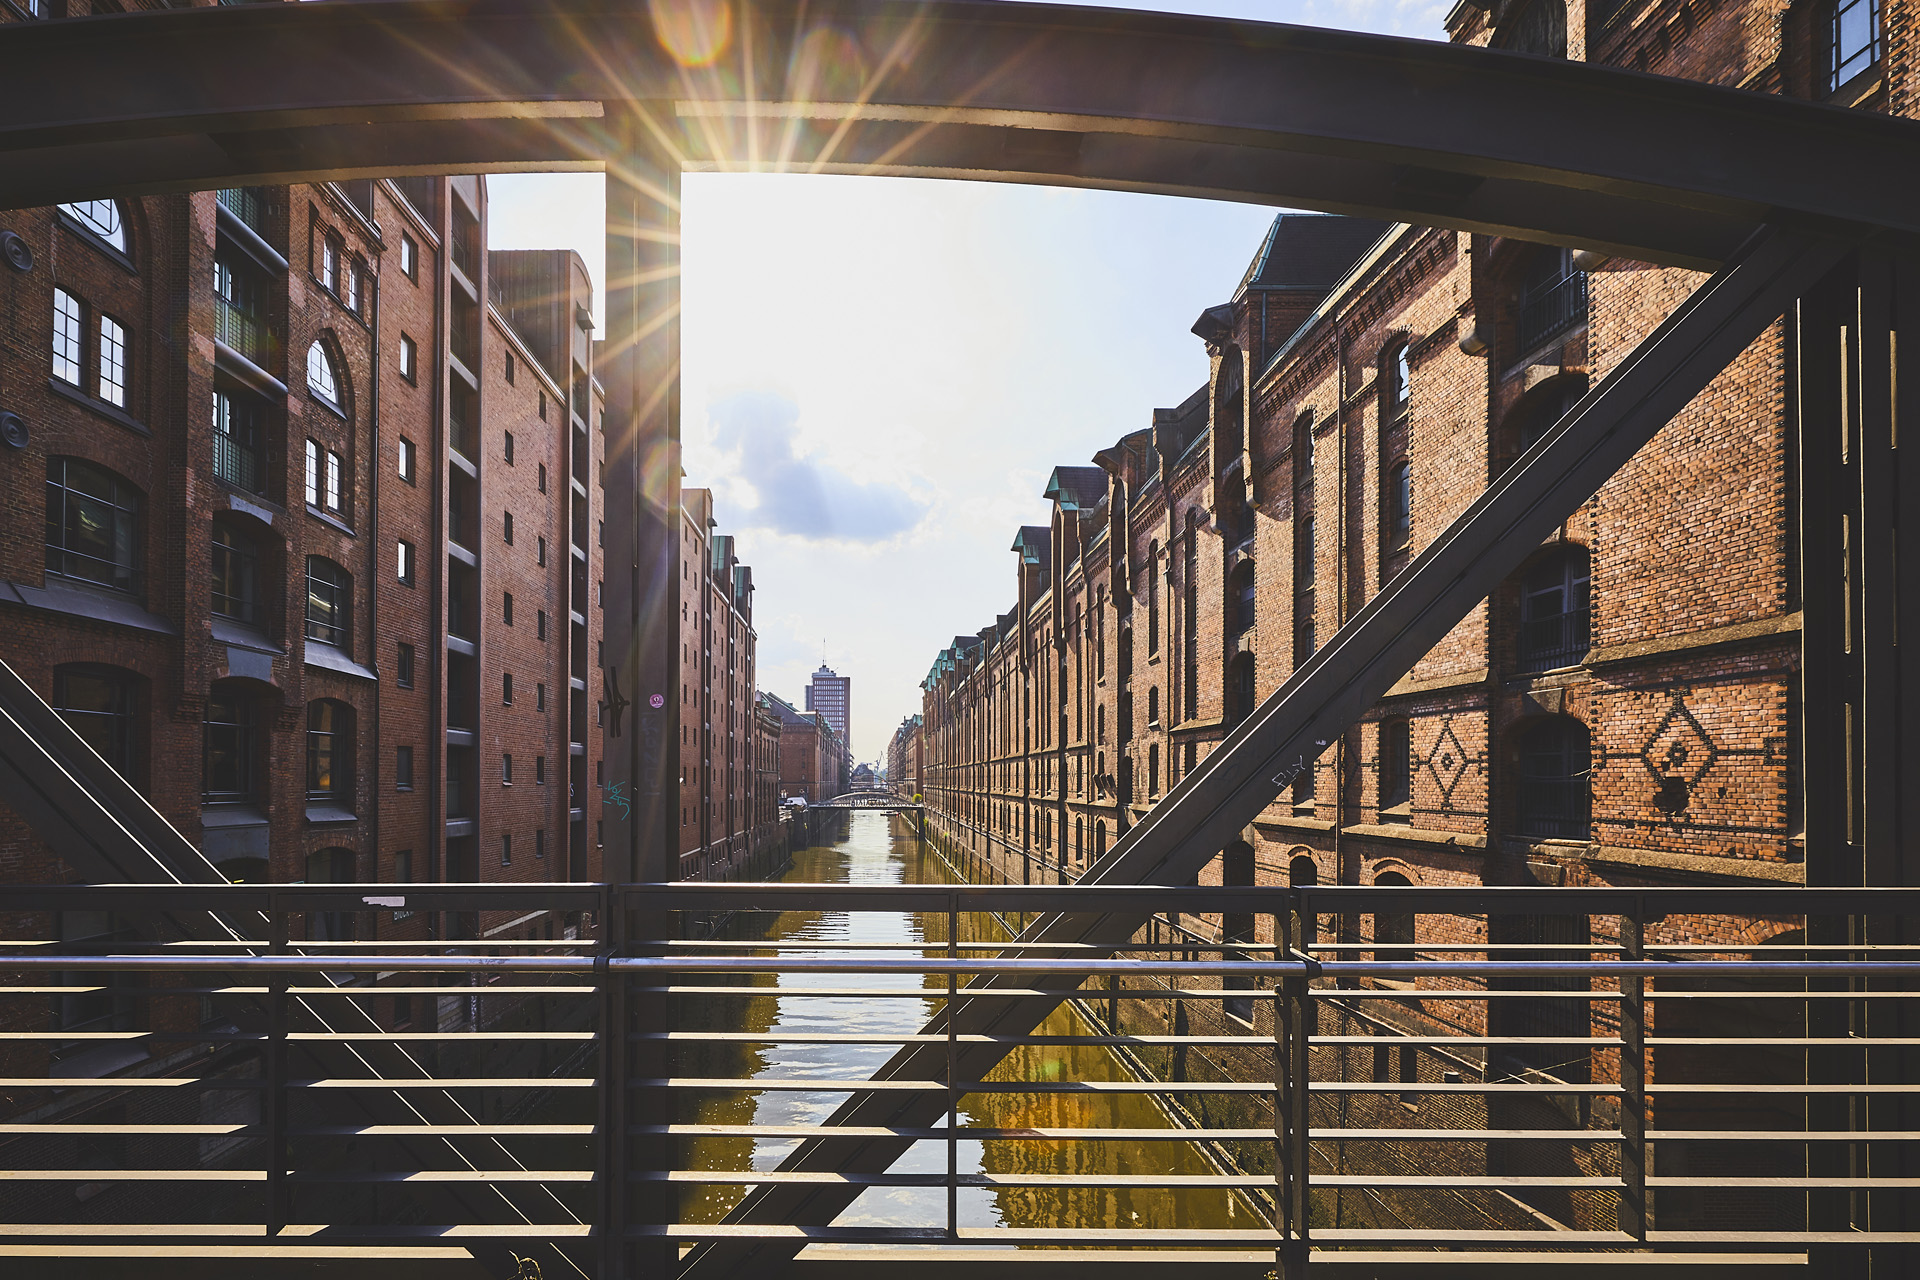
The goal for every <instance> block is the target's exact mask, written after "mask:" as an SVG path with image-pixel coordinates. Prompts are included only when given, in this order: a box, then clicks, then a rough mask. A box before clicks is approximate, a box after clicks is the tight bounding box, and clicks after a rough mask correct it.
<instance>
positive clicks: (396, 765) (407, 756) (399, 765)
mask: <svg viewBox="0 0 1920 1280" xmlns="http://www.w3.org/2000/svg"><path fill="white" fill-rule="evenodd" d="M393 788H394V790H396V791H411V790H413V748H412V747H395V748H394V749H393Z"/></svg>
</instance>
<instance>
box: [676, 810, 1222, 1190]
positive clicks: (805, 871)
mask: <svg viewBox="0 0 1920 1280" xmlns="http://www.w3.org/2000/svg"><path fill="white" fill-rule="evenodd" d="M919 856H920V855H918V853H917V852H916V850H915V848H914V845H913V843H912V842H911V841H909V840H905V839H902V840H900V841H898V842H896V841H894V840H892V839H891V838H890V837H889V834H888V822H887V819H886V817H885V816H884V815H881V814H854V815H852V816H851V819H850V826H849V833H848V837H847V838H846V839H845V840H842V841H839V842H836V843H835V844H833V845H830V846H828V847H824V848H816V849H809V850H807V851H805V852H803V853H801V854H799V855H797V856H796V858H795V866H794V869H793V871H792V872H790V873H789V875H788V876H787V877H786V878H787V879H789V880H793V881H797V882H846V883H850V884H902V883H925V882H935V883H938V882H943V881H945V880H946V879H947V877H946V876H945V875H944V874H942V873H943V872H944V871H945V867H944V864H942V863H941V862H940V861H939V860H938V859H937V858H936V857H935V856H933V855H932V854H931V853H929V854H927V855H925V862H924V863H919V862H918V859H919ZM916 865H917V869H916ZM981 923H982V924H983V925H986V927H992V926H991V925H990V922H986V921H981ZM768 936H772V937H779V938H781V939H783V940H785V941H789V942H818V943H829V944H831V943H848V944H856V943H858V944H876V943H924V942H927V941H928V940H930V939H931V940H932V941H933V942H934V943H935V945H938V944H939V943H941V942H943V941H944V939H945V919H944V917H941V916H913V915H908V914H906V913H890V912H861V913H859V914H857V915H856V914H845V913H811V912H808V913H801V912H793V913H788V914H786V915H784V916H782V917H780V918H779V922H778V923H777V924H776V925H775V926H774V927H773V928H771V929H770V930H769V934H768ZM962 936H963V937H965V936H969V935H968V934H966V933H963V935H962ZM996 936H997V934H996ZM807 954H815V955H855V954H868V955H871V954H874V953H870V952H869V953H860V952H855V951H852V950H844V951H842V950H835V949H833V948H832V947H828V948H827V949H825V950H822V951H818V952H809V953H807ZM880 954H902V953H880ZM905 954H911V953H905ZM937 981H938V980H937V979H925V980H923V979H922V978H920V977H917V976H909V975H892V974H861V975H851V974H788V975H784V976H783V977H782V979H781V981H780V984H779V989H780V990H782V991H802V990H808V989H811V990H833V989H836V988H846V987H852V986H869V987H875V988H881V989H887V990H895V991H918V990H922V989H924V988H925V987H926V986H927V985H929V983H937ZM740 1005H749V1006H752V1008H750V1009H749V1010H747V1011H746V1012H745V1013H744V1015H742V1016H736V1017H735V1018H734V1019H733V1020H731V1021H721V1020H719V1019H717V1018H716V1019H715V1020H714V1021H712V1022H711V1023H709V1024H708V1025H710V1026H711V1027H713V1028H714V1029H722V1028H725V1029H745V1028H747V1027H754V1028H759V1027H765V1028H767V1029H768V1030H769V1031H771V1032H773V1033H776V1034H788V1035H812V1034H823V1033H826V1034H842V1035H845V1034H868V1033H871V1034H876V1035H890V1034H911V1033H913V1032H917V1031H919V1030H921V1028H922V1027H923V1026H924V1025H925V1023H926V1020H927V1018H928V1017H929V1016H930V1015H931V1014H932V1013H933V1012H934V1011H935V1008H936V1004H935V1002H934V1001H933V1000H931V999H911V998H905V997H886V998H880V999H871V1000H864V999H859V998H856V997H847V996H815V997H807V998H797V997H780V998H774V999H771V1000H760V999H755V1000H752V1001H745V1000H742V1001H738V1002H737V1004H736V1002H733V1001H728V1002H727V1003H726V1005H725V1007H726V1008H727V1009H729V1010H733V1009H737V1008H738V1006H740ZM1041 1034H1044V1035H1088V1034H1092V1031H1091V1029H1090V1028H1088V1027H1086V1026H1085V1025H1084V1024H1082V1023H1080V1022H1079V1020H1078V1019H1077V1018H1075V1017H1074V1016H1073V1015H1071V1014H1070V1013H1067V1012H1064V1011H1063V1012H1061V1013H1058V1014H1056V1015H1055V1016H1054V1017H1053V1018H1052V1019H1050V1020H1049V1021H1048V1023H1047V1024H1046V1025H1045V1026H1044V1027H1042V1028H1041ZM891 1054H892V1049H891V1047H890V1046H887V1045H847V1044H825V1045H766V1046H761V1047H757V1051H756V1052H755V1053H753V1054H752V1055H750V1056H749V1057H742V1058H741V1059H739V1060H737V1061H733V1062H728V1063H726V1064H725V1065H721V1064H718V1063H716V1064H714V1066H713V1070H714V1072H715V1073H718V1072H722V1071H736V1070H745V1071H748V1072H750V1073H751V1074H752V1075H753V1076H754V1077H755V1078H757V1079H762V1080H766V1079H787V1080H792V1079H835V1080H847V1079H861V1078H865V1077H868V1076H871V1075H872V1074H873V1073H874V1071H875V1070H876V1069H878V1068H879V1067H880V1066H881V1065H882V1064H883V1063H884V1062H885V1061H886V1060H887V1059H888V1058H889V1057H890V1056H891ZM708 1073H709V1069H708V1068H707V1067H701V1068H697V1069H696V1068H693V1067H692V1066H691V1065H690V1064H688V1065H683V1066H682V1067H681V1068H679V1069H677V1070H676V1074H682V1075H692V1074H701V1075H705V1074H708ZM992 1078H993V1079H995V1080H1013V1079H1028V1080H1041V1079H1044V1080H1056V1079H1067V1080H1119V1079H1126V1078H1127V1076H1126V1073H1125V1071H1124V1069H1123V1068H1122V1066H1121V1064H1120V1062H1119V1061H1118V1060H1117V1059H1115V1058H1114V1057H1113V1056H1112V1055H1111V1054H1109V1053H1107V1052H1105V1051H1103V1050H1099V1049H1085V1048H1075V1047H1071V1046H1039V1047H1034V1048H1031V1049H1024V1050H1020V1051H1018V1052H1016V1053H1015V1054H1014V1055H1013V1056H1011V1057H1009V1058H1008V1059H1007V1061H1006V1062H1004V1063H1002V1064H1001V1066H1000V1067H999V1068H998V1069H997V1070H995V1071H994V1073H993V1076H992ZM847 1096H848V1095H847V1094H846V1093H802V1092H781V1091H760V1092H756V1093H746V1092H742V1093H739V1094H733V1095H730V1096H724V1097H721V1096H711V1097H709V1098H705V1099H703V1100H702V1103H701V1105H700V1107H699V1109H698V1114H697V1115H695V1116H689V1117H688V1118H689V1119H697V1120H699V1121H702V1122H707V1123H725V1124H761V1125H818V1124H820V1123H822V1122H823V1121H824V1120H825V1119H826V1118H827V1117H828V1116H829V1115H831V1114H832V1113H833V1111H834V1109H835V1108H837V1107H838V1106H839V1105H840V1104H841V1103H842V1102H844V1101H845V1100H846V1098H847ZM960 1123H961V1124H962V1126H968V1125H973V1126H980V1127H991V1128H1025V1127H1033V1128H1093V1127H1100V1128H1132V1129H1145V1128H1167V1127H1169V1125H1168V1122H1167V1120H1166V1119H1165V1117H1164V1116H1162V1115H1161V1113H1160V1112H1159V1111H1158V1110H1157V1109H1156V1108H1155V1107H1154V1106H1153V1105H1152V1104H1151V1103H1150V1102H1148V1101H1146V1100H1145V1099H1144V1098H1143V1097H1141V1096H1139V1095H1134V1094H1121V1095H1097V1096H1088V1095H1079V1094H1076V1095H1066V1094H1049V1095H1020V1094H981V1095H975V1096H973V1097H970V1098H968V1099H966V1100H964V1101H963V1103H962V1105H961V1107H960ZM934 1127H940V1126H939V1124H938V1123H936V1125H935V1126H934ZM752 1141H753V1150H752V1153H751V1166H750V1167H752V1168H754V1169H756V1170H767V1169H773V1168H776V1167H777V1166H778V1165H779V1163H780V1161H781V1160H782V1159H784V1158H785V1157H786V1156H787V1155H788V1153H789V1152H791V1151H792V1150H793V1148H794V1147H795V1146H796V1145H798V1144H797V1140H786V1139H771V1138H759V1139H754V1140H752ZM690 1146H691V1148H692V1150H691V1151H690V1153H689V1154H690V1156H691V1158H692V1164H693V1167H697V1168H712V1169H723V1168H734V1169H738V1168H741V1167H744V1166H745V1165H746V1161H747V1153H746V1150H745V1142H744V1140H741V1139H702V1140H699V1141H697V1142H694V1143H692V1144H690ZM957 1153H958V1168H959V1171H960V1172H961V1173H963V1174H965V1173H979V1172H981V1171H983V1169H984V1170H990V1171H992V1172H996V1173H1045V1174H1052V1175H1055V1176H1057V1177H1060V1178H1061V1179H1062V1183H1061V1186H1060V1187H1059V1188H1058V1189H1055V1188H992V1189H990V1188H984V1187H973V1188H962V1189H961V1191H960V1194H959V1201H958V1208H959V1218H960V1225H961V1226H964V1227H992V1226H1015V1227H1045V1226H1057V1225H1075V1226H1087V1227H1109V1228H1113V1227H1172V1226H1176V1225H1181V1226H1191V1227H1233V1226H1241V1227H1245V1226H1252V1225H1256V1224H1254V1223H1252V1222H1250V1221H1248V1219H1247V1218H1246V1216H1245V1215H1244V1214H1242V1215H1241V1216H1240V1217H1239V1218H1238V1220H1237V1221H1236V1219H1235V1218H1234V1216H1233V1210H1232V1209H1231V1208H1230V1207H1229V1204H1228V1197H1227V1196H1226V1195H1225V1194H1224V1193H1221V1192H1216V1191H1191V1190H1188V1191H1179V1192H1173V1191H1167V1190H1162V1189H1135V1188H1101V1187H1086V1186H1078V1185H1075V1184H1074V1182H1073V1180H1072V1176H1073V1174H1074V1173H1076V1172H1107V1173H1132V1174H1153V1173H1174V1174H1205V1173H1211V1172H1213V1170H1212V1169H1211V1168H1210V1167H1208V1166H1207V1165H1206V1164H1205V1163H1204V1162H1203V1161H1202V1160H1201V1159H1200V1156H1199V1155H1198V1153H1197V1152H1196V1151H1195V1150H1194V1149H1193V1148H1192V1147H1190V1146H1188V1145H1186V1144H1184V1143H1178V1142H1153V1143H1141V1142H1074V1143H1052V1142H1025V1141H1019V1142H1016V1141H994V1142H985V1143H983V1142H977V1141H975V1142H964V1141H963V1142H961V1143H960V1144H959V1145H958V1147H957ZM946 1170H947V1146H946V1144H945V1143H944V1142H939V1141H926V1142H917V1143H915V1144H914V1145H913V1146H912V1147H911V1148H910V1149H909V1150H908V1152H907V1153H906V1154H905V1155H904V1156H902V1157H901V1158H900V1159H899V1160H897V1161H896V1162H895V1163H894V1166H893V1172H896V1173H931V1174H944V1173H945V1172H946ZM717 1190H719V1191H720V1192H721V1194H720V1195H716V1196H713V1197H711V1198H710V1199H709V1201H708V1203H709V1206H711V1208H712V1209H713V1210H714V1216H716V1217H717V1216H718V1212H719V1211H721V1202H722V1201H724V1202H725V1203H731V1202H732V1201H733V1200H734V1199H735V1198H736V1194H737V1193H736V1192H735V1191H734V1189H732V1188H719V1189H717ZM946 1194H947V1193H946V1189H945V1188H944V1187H875V1188H870V1189H868V1190H866V1191H864V1192H862V1193H861V1195H860V1197H859V1199H857V1200H855V1201H854V1203H853V1204H852V1205H851V1206H850V1207H849V1208H848V1209H847V1210H846V1211H845V1212H844V1213H842V1214H841V1215H840V1216H839V1217H838V1218H837V1219H835V1221H836V1223H837V1224H838V1225H841V1226H919V1227H940V1226H944V1225H945V1224H946V1212H947V1210H946V1204H947V1201H946ZM701 1216H702V1217H704V1215H701ZM690 1220H699V1219H698V1218H694V1217H692V1216H691V1215H690Z"/></svg>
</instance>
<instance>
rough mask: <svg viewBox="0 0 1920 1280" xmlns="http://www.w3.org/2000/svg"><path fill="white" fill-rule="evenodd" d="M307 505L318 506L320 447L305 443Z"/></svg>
mask: <svg viewBox="0 0 1920 1280" xmlns="http://www.w3.org/2000/svg"><path fill="white" fill-rule="evenodd" d="M307 505H308V506H310V507H317V506H319V505H320V446H319V445H317V444H315V443H314V442H313V441H311V440H309V441H307Z"/></svg>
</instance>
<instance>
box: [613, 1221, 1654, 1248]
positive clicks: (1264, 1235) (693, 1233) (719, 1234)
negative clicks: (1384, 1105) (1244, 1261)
mask: <svg viewBox="0 0 1920 1280" xmlns="http://www.w3.org/2000/svg"><path fill="white" fill-rule="evenodd" d="M627 1237H628V1238H629V1239H636V1240H644V1239H659V1238H662V1237H665V1238H667V1239H672V1240H822V1241H833V1242H835V1243H839V1244H859V1243H865V1242H868V1241H871V1242H874V1243H886V1242H888V1241H900V1242H902V1243H908V1242H913V1241H925V1242H927V1243H928V1244H944V1243H948V1242H950V1241H953V1240H973V1241H979V1242H981V1243H1000V1244H1025V1245H1038V1244H1062V1245H1071V1244H1076V1243H1085V1244H1126V1245H1135V1246H1138V1245H1154V1244H1167V1245H1200V1246H1204V1245H1208V1244H1264V1245H1266V1246H1268V1247H1272V1246H1273V1245H1275V1244H1278V1243H1279V1242H1280V1241H1281V1239H1282V1237H1281V1235H1280V1233H1279V1232H1277V1231H1273V1230H1271V1229H1266V1230H1262V1229H1244V1228H1243V1229H1239V1230H1235V1229H1234V1228H1231V1227H1187V1228H1182V1229H1179V1230H1157V1229H1154V1228H1151V1227H1141V1228H1137V1229H1105V1228H1099V1227H960V1228H958V1229H957V1230H955V1231H953V1232H951V1233H949V1232H948V1230H947V1229H946V1228H945V1227H869V1226H858V1227H853V1226H845V1227H843V1226H832V1227H821V1226H812V1225H807V1224H799V1223H784V1222H781V1223H771V1222H770V1223H732V1222H712V1223H706V1222H667V1223H647V1224H644V1225H638V1226H632V1227H628V1228H627ZM1626 1238H1628V1239H1631V1237H1626Z"/></svg>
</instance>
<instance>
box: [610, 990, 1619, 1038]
mask: <svg viewBox="0 0 1920 1280" xmlns="http://www.w3.org/2000/svg"><path fill="white" fill-rule="evenodd" d="M942 994H945V993H944V992H943V993H942ZM632 1039H634V1040H673V1041H688V1042H693V1043H712V1044H945V1043H946V1042H947V1037H946V1036H943V1035H936V1034H932V1033H928V1034H921V1033H918V1032H916V1033H913V1034H911V1035H909V1034H906V1033H901V1034H898V1035H891V1036H883V1035H858V1034H854V1033H851V1032H847V1033H840V1032H830V1031H820V1032H808V1033H800V1032H778V1031H767V1032H760V1031H636V1032H634V1033H633V1035H632ZM1361 1039H1363V1040H1372V1039H1374V1037H1367V1036H1363V1037H1361ZM1432 1039H1433V1041H1434V1042H1435V1043H1442V1042H1444V1039H1445V1038H1444V1037H1437V1036H1436V1037H1432ZM953 1042H954V1043H955V1044H1018V1045H1033V1046H1035V1047H1041V1046H1053V1045H1058V1046H1069V1045H1088V1046H1097V1045H1120V1046H1125V1045H1139V1046H1143V1047H1144V1046H1150V1045H1183V1044H1184V1045H1191V1046H1194V1047H1201V1048H1213V1049H1268V1050H1270V1049H1272V1048H1273V1038H1272V1037H1271V1036H1263V1035H1259V1034H1256V1033H1253V1032H1248V1033H1247V1034H1246V1035H1238V1036H1146V1035H1141V1036H988V1035H976V1034H973V1033H968V1034H966V1035H960V1036H954V1037H953ZM1314 1043H1315V1044H1318V1043H1320V1042H1319V1041H1318V1040H1316V1041H1314ZM1393 1043H1395V1044H1399V1043H1402V1042H1401V1041H1399V1040H1395V1041H1394V1042H1393ZM1407 1043H1412V1042H1411V1041H1408V1042H1407ZM1515 1043H1516V1044H1519V1043H1525V1044H1539V1043H1540V1041H1538V1040H1531V1039H1529V1040H1524V1041H1521V1040H1516V1041H1515ZM1554 1043H1556V1044H1563V1043H1566V1042H1565V1041H1555V1042H1554ZM1594 1043H1595V1044H1618V1043H1620V1042H1619V1041H1618V1040H1606V1041H1594Z"/></svg>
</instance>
